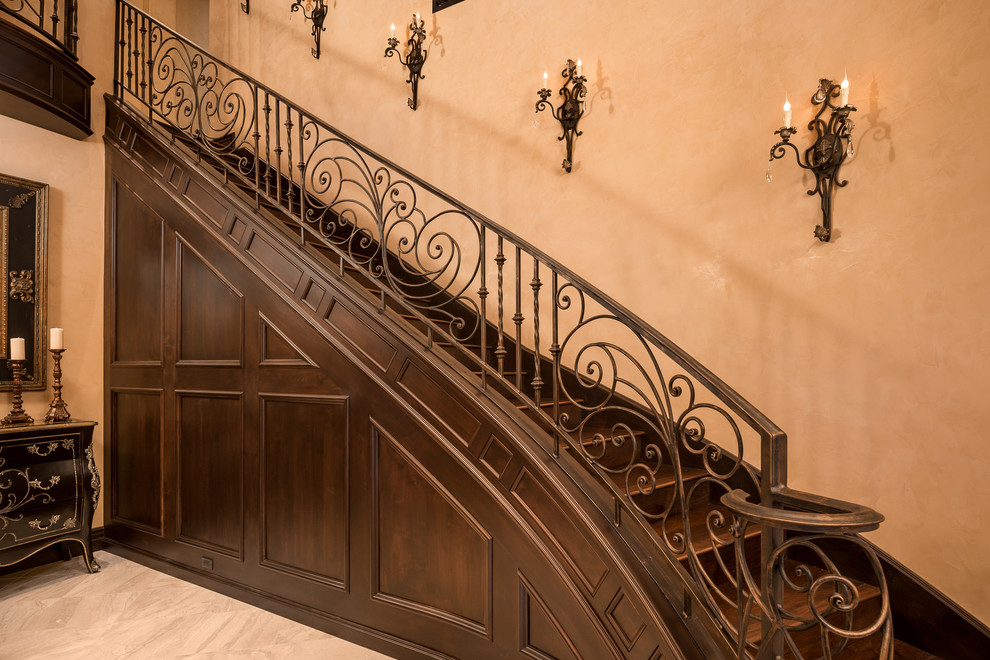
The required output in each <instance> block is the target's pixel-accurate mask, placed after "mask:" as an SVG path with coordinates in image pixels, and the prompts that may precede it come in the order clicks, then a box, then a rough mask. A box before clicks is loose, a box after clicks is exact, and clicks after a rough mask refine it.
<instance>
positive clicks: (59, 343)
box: [48, 328, 65, 351]
mask: <svg viewBox="0 0 990 660" xmlns="http://www.w3.org/2000/svg"><path fill="white" fill-rule="evenodd" d="M48 334H49V340H48V348H50V349H51V350H53V351H58V350H62V349H64V348H65V331H64V330H63V329H62V328H52V329H51V330H50V331H49V333H48Z"/></svg>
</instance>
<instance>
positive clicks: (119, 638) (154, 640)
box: [0, 552, 387, 660]
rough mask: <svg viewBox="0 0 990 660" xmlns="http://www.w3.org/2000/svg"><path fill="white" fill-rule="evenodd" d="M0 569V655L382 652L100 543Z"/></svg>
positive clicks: (300, 656)
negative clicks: (1, 572) (68, 556)
mask: <svg viewBox="0 0 990 660" xmlns="http://www.w3.org/2000/svg"><path fill="white" fill-rule="evenodd" d="M96 556H97V560H98V561H99V562H100V564H101V565H102V566H103V570H102V571H101V572H99V573H96V574H93V575H90V574H89V573H87V572H86V570H85V567H84V566H83V561H82V559H81V558H78V557H77V558H75V559H73V560H70V561H67V562H60V563H56V564H49V565H47V566H41V567H37V568H32V569H28V570H24V571H20V572H18V573H12V574H10V575H6V576H2V577H0V660H14V659H17V660H32V659H38V660H41V659H42V658H44V659H48V658H60V659H69V660H71V659H75V658H79V659H80V660H83V659H86V660H90V659H93V658H99V659H100V660H116V659H117V658H128V659H138V660H141V659H148V660H151V659H154V660H164V659H178V658H203V659H206V660H255V659H258V660H288V659H290V658H291V659H292V660H310V659H313V660H315V659H317V658H319V659H320V660H323V659H326V658H333V659H339V660H385V659H386V658H387V656H384V655H382V654H380V653H377V652H375V651H370V650H368V649H365V648H362V647H360V646H357V645H355V644H352V643H350V642H346V641H344V640H342V639H338V638H336V637H333V636H331V635H328V634H326V633H323V632H321V631H319V630H315V629H313V628H309V627H307V626H304V625H302V624H299V623H296V622H294V621H290V620H289V619H285V618H283V617H280V616H278V615H276V614H272V613H271V612H266V611H265V610H261V609H258V608H256V607H253V606H251V605H248V604H246V603H242V602H240V601H237V600H234V599H232V598H227V597H226V596H223V595H221V594H217V593H215V592H212V591H210V590H208V589H204V588H202V587H199V586H197V585H194V584H190V583H188V582H183V581H182V580H179V579H178V578H174V577H172V576H170V575H166V574H164V573H159V572H157V571H154V570H152V569H150V568H146V567H144V566H141V565H139V564H135V563H134V562H131V561H128V560H126V559H123V558H121V557H118V556H116V555H111V554H109V553H106V552H97V553H96Z"/></svg>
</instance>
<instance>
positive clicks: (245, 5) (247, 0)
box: [241, 0, 251, 14]
mask: <svg viewBox="0 0 990 660" xmlns="http://www.w3.org/2000/svg"><path fill="white" fill-rule="evenodd" d="M241 11H242V12H244V13H245V14H250V13H251V0H244V2H242V3H241Z"/></svg>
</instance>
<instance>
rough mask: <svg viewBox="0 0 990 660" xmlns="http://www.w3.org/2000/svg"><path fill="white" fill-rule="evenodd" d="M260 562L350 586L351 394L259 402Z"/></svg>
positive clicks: (270, 398) (271, 398) (266, 398)
mask: <svg viewBox="0 0 990 660" xmlns="http://www.w3.org/2000/svg"><path fill="white" fill-rule="evenodd" d="M261 446H262V482H261V493H262V509H263V510H262V538H263V555H262V563H263V564H264V565H265V566H268V567H269V568H273V569H276V570H282V571H286V572H289V573H292V574H294V575H297V576H301V577H304V578H308V579H313V580H317V581H321V582H326V583H328V584H330V585H331V586H334V587H337V588H341V589H346V587H347V577H348V555H347V552H348V528H349V514H348V512H349V508H348V484H349V479H348V456H349V453H350V428H349V422H348V402H347V398H346V397H320V396H278V395H271V394H266V395H262V397H261Z"/></svg>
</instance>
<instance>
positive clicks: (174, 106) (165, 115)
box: [114, 0, 786, 651]
mask: <svg viewBox="0 0 990 660" xmlns="http://www.w3.org/2000/svg"><path fill="white" fill-rule="evenodd" d="M116 35H117V37H116V44H117V47H116V49H115V66H114V95H115V96H116V97H117V98H118V99H120V100H121V101H122V102H124V103H128V104H132V105H134V106H136V107H139V108H142V112H146V114H147V120H148V122H149V123H151V124H158V125H161V126H165V127H167V129H168V130H169V131H170V132H172V134H173V136H174V135H177V134H181V135H183V136H184V138H185V139H188V140H191V141H193V142H195V143H196V145H197V148H198V149H199V150H200V151H201V152H202V153H203V154H207V155H210V156H211V157H213V158H214V159H215V160H216V162H217V163H219V164H221V165H222V166H223V168H224V176H225V177H227V178H228V179H232V180H234V181H236V182H237V183H239V184H240V185H241V186H243V187H245V188H247V189H249V190H250V191H251V193H252V194H253V196H254V198H255V202H256V204H257V205H258V206H259V207H260V206H261V205H262V203H264V204H266V205H272V206H275V207H277V208H278V209H279V210H280V211H281V213H282V214H284V215H286V216H288V217H290V218H292V219H293V221H294V222H295V223H296V224H297V225H298V227H299V230H300V232H301V234H300V237H301V240H304V236H305V235H308V236H310V237H311V238H315V239H317V240H319V241H321V242H322V243H323V244H324V245H326V246H327V247H329V248H332V249H333V250H334V251H335V252H336V254H337V255H338V256H339V259H340V265H341V268H344V267H345V265H346V266H347V267H349V268H352V269H355V270H356V271H357V272H360V273H362V274H363V276H364V277H366V278H368V279H371V280H373V281H374V282H375V283H376V284H377V285H378V286H379V287H380V289H381V299H380V304H381V306H382V307H383V308H385V307H386V302H387V301H389V302H392V303H394V304H396V305H397V306H399V307H401V308H403V309H405V310H407V311H408V312H409V313H410V314H411V315H412V317H414V318H415V319H417V320H418V321H419V322H421V323H422V324H423V326H424V327H425V328H426V330H425V333H424V342H425V345H427V346H432V345H433V344H434V342H435V341H437V340H440V339H442V340H444V341H445V342H446V343H447V344H448V345H449V346H450V347H451V348H452V349H453V350H455V351H457V352H458V353H459V354H460V355H462V356H464V357H466V358H467V359H468V360H469V361H471V362H472V363H473V364H475V365H476V368H477V369H478V370H479V371H480V375H479V376H478V377H479V379H480V386H481V387H482V388H489V387H495V388H497V389H498V390H499V391H500V392H502V393H507V394H509V395H511V396H514V397H516V398H518V400H519V401H521V402H522V403H523V404H525V405H526V406H527V407H528V408H529V409H530V410H531V411H532V412H533V413H534V415H535V416H536V417H537V419H539V420H541V421H542V423H543V424H544V425H545V426H546V427H547V428H548V429H551V430H552V432H553V435H554V438H555V444H554V447H553V448H552V451H553V454H554V456H555V457H559V455H560V452H561V448H562V447H561V443H563V449H564V450H565V451H567V452H569V453H570V454H572V455H573V456H574V457H575V458H576V459H577V460H579V461H580V462H581V463H583V464H584V465H585V466H587V467H588V468H589V469H590V470H591V473H592V474H593V475H595V476H596V478H598V479H599V481H600V482H601V483H603V484H604V485H605V486H606V487H607V488H609V489H610V491H611V492H612V494H613V497H614V498H615V500H616V511H615V524H617V525H620V524H623V522H624V521H625V520H629V519H631V520H635V521H638V523H640V524H642V525H648V526H650V527H652V529H653V530H654V531H655V532H656V536H655V537H654V538H655V539H656V540H657V544H658V546H659V547H660V548H662V549H663V550H664V551H666V552H668V553H670V554H671V555H673V556H676V557H678V558H680V559H681V560H682V561H684V562H686V564H687V567H688V572H689V573H690V577H691V578H692V580H693V582H692V584H693V587H694V588H695V589H696V590H697V592H698V593H700V594H701V595H702V597H703V599H704V601H705V603H706V605H707V609H708V610H709V612H711V613H712V616H714V617H715V618H716V619H717V620H718V621H719V622H720V623H721V625H722V626H723V628H724V629H725V630H726V632H727V633H728V634H729V636H730V637H732V638H733V639H735V640H739V639H743V642H742V644H743V649H744V651H746V650H747V649H751V647H750V646H747V645H746V643H745V640H744V638H745V630H746V628H747V626H748V625H750V624H749V619H751V618H752V617H750V616H749V615H747V616H745V617H743V618H742V619H740V620H736V619H735V617H733V616H729V615H727V614H725V609H727V608H729V607H735V606H737V603H738V600H737V597H736V590H737V589H742V588H743V586H744V585H743V583H742V582H740V581H739V575H740V574H739V573H738V572H737V570H735V569H733V567H732V565H731V564H732V561H733V552H732V548H733V547H734V544H736V541H737V539H735V538H734V537H733V536H732V531H730V530H734V531H738V528H739V527H740V525H741V524H742V523H745V521H737V524H736V525H731V524H730V522H731V521H730V518H731V516H732V513H731V510H730V508H726V507H725V506H724V505H722V504H720V502H719V498H720V496H721V495H727V494H729V493H732V492H733V491H735V490H737V489H742V490H743V491H744V492H746V493H747V494H748V496H750V497H752V496H756V497H759V498H760V501H761V504H762V505H764V506H767V507H772V506H774V502H775V498H776V497H779V496H780V494H781V493H782V492H784V491H783V490H782V489H785V487H786V484H785V483H784V482H785V478H786V436H785V434H784V433H783V432H782V431H781V430H780V429H779V428H778V427H777V426H776V425H775V424H774V423H773V422H772V421H770V420H769V419H768V418H767V417H766V416H765V415H763V414H762V413H761V412H760V411H759V410H757V409H756V408H755V407H754V406H753V405H752V404H751V403H749V402H748V401H747V400H746V399H744V398H743V397H742V396H740V395H739V394H738V393H737V392H736V391H735V390H734V389H732V388H731V387H729V386H728V385H727V384H726V383H725V382H723V381H722V380H721V379H720V378H718V377H717V376H716V375H714V374H713V373H712V372H711V371H710V370H708V369H707V368H706V367H704V366H703V365H702V364H700V363H699V362H698V361H697V360H695V359H694V358H693V357H691V356H690V355H688V354H687V353H686V352H685V351H684V350H683V349H681V348H680V347H678V346H677V345H676V344H674V343H673V342H671V341H670V340H669V339H668V338H667V337H665V336H664V335H663V334H661V333H660V332H658V331H657V330H655V329H654V328H652V327H650V326H649V325H647V324H646V323H645V322H644V321H643V320H641V319H640V318H639V317H638V316H636V315H634V314H633V313H632V312H630V311H628V310H627V309H625V308H624V307H623V306H621V305H619V304H618V303H617V302H616V301H615V300H613V299H612V298H611V297H609V296H608V295H606V294H605V293H603V292H602V291H600V290H599V289H598V288H597V287H595V286H593V285H592V284H590V283H589V282H587V281H586V280H584V279H583V278H581V277H580V276H578V275H577V274H576V273H574V272H573V271H572V270H570V269H569V268H567V267H565V266H563V265H562V264H560V263H559V262H557V261H556V260H554V259H552V258H551V257H550V256H548V255H547V254H545V253H544V252H543V251H541V250H539V249H538V248H536V247H534V246H532V245H531V244H529V243H528V242H526V241H525V240H523V239H522V238H520V237H519V236H517V235H516V234H514V233H513V232H511V231H509V230H507V229H505V228H503V227H501V226H499V225H498V224H496V223H494V222H492V221H491V220H490V219H488V218H486V217H485V216H483V215H482V214H480V213H478V212H476V211H474V210H473V209H471V208H469V207H467V206H466V205H464V204H462V203H461V202H459V201H457V200H455V199H454V198H452V197H450V196H449V195H447V194H446V193H444V192H443V191H441V190H439V189H437V188H436V187H434V186H432V185H431V184H429V183H427V182H426V181H423V180H422V179H420V178H419V177H417V176H415V175H414V174H412V173H410V172H408V171H406V170H404V169H403V168H401V167H399V166H398V165H396V164H395V163H393V162H392V161H391V160H389V159H388V158H385V157H384V156H381V155H379V154H377V153H375V152H374V151H372V150H371V149H368V148H367V147H365V146H363V145H362V144H361V143H359V142H358V141H356V140H353V139H351V138H349V137H347V136H346V135H344V134H343V133H341V132H339V131H337V130H336V129H335V128H333V127H332V126H330V125H329V124H328V123H326V122H324V121H322V120H320V119H319V118H318V117H316V115H314V114H313V113H310V112H308V111H307V110H305V109H304V108H302V107H300V106H299V105H297V104H294V103H292V102H291V101H289V100H288V99H287V98H285V97H284V96H282V95H281V94H279V93H277V92H275V91H274V90H272V89H270V88H269V87H267V86H265V85H263V84H262V83H260V82H259V81H257V80H255V79H254V78H252V77H251V76H249V75H247V74H245V73H244V72H242V71H240V70H239V69H237V68H235V67H233V66H230V65H228V64H226V63H224V62H222V61H220V60H217V59H216V58H214V57H212V56H211V55H209V54H208V53H207V52H205V51H204V50H202V49H201V48H200V47H199V46H197V45H195V44H193V43H192V42H190V41H189V40H187V39H185V38H184V37H182V36H181V35H179V34H177V33H176V32H174V31H172V30H171V29H169V28H167V27H166V26H164V25H162V24H161V23H159V22H158V21H156V20H155V19H154V18H152V17H151V16H149V15H148V14H146V13H145V12H143V11H141V10H139V9H137V8H135V7H134V6H133V5H131V4H130V3H128V2H126V0H118V2H117V14H116ZM545 288H549V295H547V294H546V293H543V291H544V289H545ZM547 326H549V332H547ZM547 335H549V337H548V336H547ZM527 370H528V371H527ZM524 372H525V378H524ZM749 440H753V441H754V442H755V441H758V442H759V446H760V469H757V468H755V467H754V466H753V465H751V464H750V463H748V462H746V460H744V449H745V446H746V445H747V444H749ZM701 496H706V498H707V499H706V502H705V503H702V504H699V500H701V499H703V498H702V497H701ZM744 500H745V498H744ZM699 507H700V508H701V509H702V510H701V515H700V516H698V515H694V517H692V514H697V513H698V512H697V511H696V510H695V509H697V508H699ZM622 511H626V512H631V513H634V514H636V515H633V516H626V517H624V516H623V515H622V513H621V512H622ZM699 518H702V519H704V520H705V521H706V524H705V529H704V530H703V531H699V530H692V527H691V522H692V520H696V519H699ZM770 538H773V539H774V543H772V544H771V545H770V546H766V545H765V548H767V550H766V551H765V553H764V554H765V557H764V560H765V561H767V560H769V558H770V555H771V553H772V552H773V551H774V550H775V546H776V545H779V544H780V543H782V542H783V539H782V538H781V537H780V536H779V534H778V535H771V537H770ZM707 552H711V553H713V556H714V557H715V558H716V561H714V562H704V561H702V558H701V555H702V553H707ZM713 564H714V565H713ZM715 573H717V575H716V574H715ZM726 580H727V583H728V585H729V587H731V589H732V593H731V594H730V593H727V592H726V591H725V589H723V588H721V587H720V586H718V585H719V584H722V583H723V581H726ZM739 611H740V612H741V611H742V610H739ZM761 616H768V614H767V613H766V612H764V613H763V614H758V615H756V618H757V620H758V619H759V617H761ZM740 631H742V632H740Z"/></svg>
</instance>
